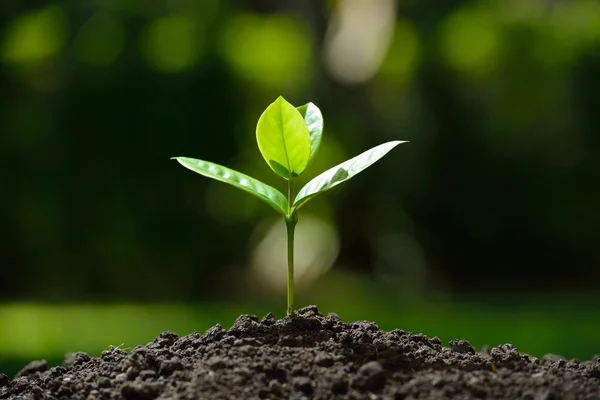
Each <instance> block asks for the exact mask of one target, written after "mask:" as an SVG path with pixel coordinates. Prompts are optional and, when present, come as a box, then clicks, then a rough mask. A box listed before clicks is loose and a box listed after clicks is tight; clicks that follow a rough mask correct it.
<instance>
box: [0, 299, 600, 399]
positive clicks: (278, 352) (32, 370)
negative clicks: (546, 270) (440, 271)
mask: <svg viewBox="0 0 600 400" xmlns="http://www.w3.org/2000/svg"><path fill="white" fill-rule="evenodd" d="M417 398H419V399H531V400H551V399H590V400H591V399H593V400H598V399H600V359H596V360H594V361H586V362H579V361H576V360H573V361H567V360H564V359H562V358H560V357H558V356H552V355H549V356H545V357H543V358H542V359H537V358H535V357H530V356H528V355H526V354H521V353H519V352H518V351H517V349H516V348H515V347H514V346H512V345H510V344H505V345H502V346H499V347H494V348H492V349H489V350H488V351H483V352H476V351H475V350H474V349H473V348H472V347H471V345H470V344H469V343H468V342H467V341H464V340H458V341H453V342H450V344H449V347H447V348H446V347H442V344H441V342H440V340H439V339H438V338H432V339H430V338H428V337H426V336H424V335H422V334H418V335H413V334H406V333H405V332H404V331H402V330H394V331H392V332H386V331H382V330H380V329H379V327H378V326H377V325H376V324H374V323H371V322H355V323H345V322H343V321H341V320H340V318H339V317H338V316H336V315H335V314H329V315H327V316H326V317H324V316H323V315H322V314H321V313H319V311H318V309H317V308H316V307H314V306H311V307H306V308H303V309H301V310H299V311H298V312H297V314H296V315H294V317H293V318H284V319H281V320H276V319H275V318H274V317H273V315H272V314H268V315H267V316H266V317H264V318H263V319H262V320H260V321H259V319H258V318H257V317H255V316H251V315H242V316H240V317H239V318H238V319H237V320H236V321H235V324H234V325H233V326H232V327H231V329H229V330H224V329H223V328H222V327H221V326H220V325H216V326H214V327H212V328H210V329H209V330H207V331H206V333H204V335H200V334H198V333H193V334H191V335H188V336H184V337H181V338H180V337H178V336H177V335H176V334H174V333H172V332H164V333H162V334H161V335H160V336H159V337H158V338H156V339H155V340H154V341H153V342H151V343H149V344H148V345H146V346H138V347H136V348H134V349H133V350H131V352H129V353H127V352H125V351H123V350H121V349H118V348H111V349H110V350H106V351H104V352H103V353H102V355H101V356H100V357H98V358H92V357H90V356H88V355H87V354H85V353H76V354H70V355H68V356H67V357H66V359H65V362H64V365H62V366H58V367H53V368H48V366H47V365H46V362H45V361H34V362H32V363H30V364H29V365H28V366H26V367H25V368H24V369H23V370H22V371H20V372H19V373H18V374H17V376H16V377H15V379H14V380H12V381H9V380H8V378H7V377H6V375H2V374H0V399H12V400H16V399H21V400H25V399H75V400H77V399H86V400H103V399H132V400H133V399H136V400H145V399H148V400H150V399H164V400H166V399H190V400H192V399H235V400H239V399H369V400H374V399H417Z"/></svg>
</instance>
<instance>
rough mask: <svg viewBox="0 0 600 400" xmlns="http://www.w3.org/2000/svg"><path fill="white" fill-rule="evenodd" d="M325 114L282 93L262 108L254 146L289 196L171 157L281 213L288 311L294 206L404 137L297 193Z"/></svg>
mask: <svg viewBox="0 0 600 400" xmlns="http://www.w3.org/2000/svg"><path fill="white" fill-rule="evenodd" d="M322 134H323V116H322V115H321V111H320V110H319V108H318V107H317V106H315V105H314V104H313V103H308V104H305V105H303V106H301V107H298V108H295V107H294V106H293V105H291V104H290V103H288V102H287V101H286V100H285V99H284V98H283V97H281V96H280V97H279V98H277V100H275V102H273V103H272V104H271V105H269V107H267V109H266V110H265V111H264V112H263V114H262V115H261V116H260V118H259V120H258V124H257V126H256V141H257V143H258V148H259V149H260V152H261V154H262V156H263V157H264V159H265V161H266V162H267V164H268V165H269V167H271V169H272V170H273V171H274V172H275V173H276V174H277V175H279V176H281V177H282V178H283V179H285V180H287V184H288V185H287V186H288V187H287V196H285V195H284V194H283V193H281V192H280V191H279V190H277V189H275V188H273V187H271V186H269V185H267V184H264V183H262V182H260V181H259V180H257V179H254V178H252V177H250V176H247V175H244V174H242V173H240V172H237V171H234V170H232V169H229V168H227V167H223V166H221V165H218V164H215V163H212V162H209V161H203V160H198V159H194V158H187V157H174V159H175V160H177V161H179V163H180V164H181V165H183V166H184V167H186V168H188V169H191V170H192V171H194V172H197V173H199V174H200V175H204V176H206V177H209V178H212V179H216V180H218V181H221V182H225V183H228V184H230V185H232V186H235V187H237V188H239V189H242V190H245V191H246V192H248V193H251V194H253V195H254V196H256V197H258V198H259V199H261V200H263V201H264V202H265V203H267V204H268V205H270V206H271V207H273V208H274V209H275V211H277V212H279V213H280V214H282V215H283V217H284V219H285V224H286V227H287V249H288V282H287V314H288V315H290V314H292V312H293V311H294V229H295V227H296V223H297V222H298V209H300V207H302V206H303V205H304V204H306V202H308V201H309V200H310V199H312V198H313V197H315V196H316V195H318V194H319V193H323V192H325V191H327V190H329V189H331V188H333V187H335V186H337V185H339V184H340V183H342V182H345V181H347V180H348V179H350V178H352V177H354V176H356V175H357V174H358V173H360V172H361V171H363V170H365V169H367V168H368V167H370V166H371V165H372V164H373V163H375V162H376V161H377V160H379V159H380V158H382V157H383V156H384V155H386V154H387V153H388V152H389V151H390V150H392V149H393V148H394V147H396V146H397V145H399V144H401V143H405V142H403V141H398V140H395V141H391V142H387V143H383V144H380V145H379V146H375V147H373V148H372V149H370V150H367V151H365V152H364V153H362V154H360V155H358V156H356V157H354V158H351V159H350V160H347V161H344V162H343V163H341V164H339V165H337V166H335V167H333V168H331V169H329V170H327V171H325V172H323V173H322V174H320V175H319V176H317V177H316V178H314V179H312V180H311V181H310V182H308V183H307V184H306V185H304V187H302V189H300V191H299V192H298V193H297V194H296V192H295V183H296V179H297V177H298V176H299V175H300V174H302V172H303V171H304V170H305V169H306V167H307V166H308V165H309V164H310V163H311V162H312V160H313V159H314V157H315V155H316V154H317V152H318V150H319V146H320V144H321V137H322Z"/></svg>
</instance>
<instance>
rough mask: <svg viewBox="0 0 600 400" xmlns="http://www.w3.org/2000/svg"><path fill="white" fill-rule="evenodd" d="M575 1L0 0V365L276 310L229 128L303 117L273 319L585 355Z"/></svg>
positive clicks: (580, 81)
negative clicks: (303, 194) (319, 188)
mask: <svg viewBox="0 0 600 400" xmlns="http://www.w3.org/2000/svg"><path fill="white" fill-rule="evenodd" d="M598 93H600V2H598V1H596V0H577V1H575V0H572V1H562V0H536V1H522V0H490V1H484V0H479V1H460V0H453V1H444V2H440V1H435V0H375V1H373V0H369V1H367V0H362V1H361V0H337V1H318V0H311V1H307V0H290V1H285V2H282V1H275V0H254V1H234V0H202V1H193V0H155V1H142V0H72V1H66V0H65V1H46V0H36V1H33V0H32V1H27V2H20V1H3V2H0V193H1V194H2V195H1V196H0V237H1V239H2V240H0V370H2V371H4V372H8V373H9V374H13V373H14V372H15V371H16V370H17V369H19V368H20V367H22V366H23V365H24V364H26V363H27V362H28V361H30V360H33V359H41V358H45V359H47V360H49V361H50V362H53V363H59V362H61V360H62V358H63V356H64V353H65V352H72V351H87V352H90V353H91V354H93V355H97V354H99V352H100V351H102V350H103V349H106V348H107V347H108V346H110V345H113V346H122V347H124V348H133V347H134V346H136V345H138V344H142V343H145V342H147V341H150V340H151V339H152V338H154V337H155V336H156V335H157V334H158V333H159V332H160V331H162V330H167V329H169V330H173V331H175V332H177V333H179V334H182V335H183V334H188V333H191V332H192V331H194V330H197V331H200V332H203V331H204V330H205V329H207V328H208V327H210V326H212V325H214V324H216V323H221V324H222V325H223V326H225V327H229V326H231V324H232V323H233V321H234V320H235V318H236V317H237V316H238V315H239V314H240V313H251V314H258V315H261V316H262V315H264V314H266V313H267V312H268V311H274V312H275V313H276V315H278V316H280V317H281V316H283V314H284V311H285V274H286V267H285V253H284V252H285V245H284V244H285V234H284V223H283V221H282V220H280V219H279V218H278V216H277V215H275V214H274V212H273V210H272V209H271V208H270V207H268V206H267V205H265V204H263V203H261V202H260V201H259V200H257V199H255V198H253V197H252V196H250V195H248V194H246V193H243V192H241V191H239V190H236V189H234V188H231V187H229V186H226V185H223V184H221V183H217V182H212V181H209V180H208V179H206V178H203V177H201V176H200V175H197V174H194V173H192V172H191V171H189V170H186V169H184V168H182V167H181V166H180V165H179V164H178V163H176V162H175V161H172V160H170V159H169V158H170V157H173V156H189V157H195V158H201V159H206V160H210V161H214V162H217V163H220V164H223V165H227V166H229V167H232V168H235V169H237V170H239V171H242V172H244V173H246V174H249V175H252V176H255V177H257V178H259V179H261V180H263V181H265V182H267V183H269V184H271V185H274V186H276V187H279V188H281V189H283V188H284V181H283V180H280V179H279V178H278V177H276V176H275V175H274V174H272V173H271V172H270V170H269V168H268V166H267V165H266V164H265V163H264V162H263V160H262V157H261V156H260V153H259V152H258V148H257V146H256V142H255V136H254V132H255V131H254V129H255V126H256V122H257V120H258V117H259V116H260V114H261V112H262V111H263V110H264V109H265V108H266V107H267V106H268V104H270V103H271V102H272V101H274V100H275V98H276V97H277V96H279V95H283V96H284V97H285V98H286V99H287V100H288V101H290V102H292V103H293V104H295V105H301V104H304V103H306V102H308V101H312V102H314V103H315V104H317V105H318V106H319V107H320V108H321V110H322V112H323V114H324V117H325V131H324V138H323V143H322V148H321V151H320V154H319V156H318V157H317V158H316V160H315V162H314V163H313V164H312V165H311V166H310V168H309V169H308V170H307V171H306V173H305V174H304V176H303V179H304V182H306V181H308V179H310V178H312V177H314V176H315V175H317V174H318V173H319V172H321V171H323V170H325V169H327V168H329V167H331V166H333V165H336V164H337V163H339V162H341V161H344V160H345V159H347V158H349V157H352V156H354V155H356V154H358V153H360V152H362V151H364V150H366V149H368V148H370V147H371V146H374V145H376V144H379V143H382V142H384V141H388V140H394V139H399V140H408V141H410V143H409V144H403V145H401V146H399V147H398V148H397V149H395V150H393V152H392V153H390V154H389V155H388V156H386V157H385V158H384V159H382V160H381V161H380V162H379V163H377V164H375V165H374V166H373V167H371V168H370V169H369V170H368V171H366V172H364V173H363V174H361V175H359V176H358V177H356V178H354V179H353V180H352V181H350V182H349V183H347V184H345V185H344V186H342V187H339V188H336V189H335V190H332V191H331V192H328V193H327V194H326V195H323V196H322V197H321V198H317V199H315V200H312V201H311V202H310V203H309V204H308V205H307V206H305V207H304V208H303V209H302V212H301V214H300V221H299V224H298V228H297V250H296V252H297V276H296V279H297V292H298V293H297V295H298V298H297V302H296V303H297V305H298V306H302V305H308V304H317V305H318V306H319V307H320V309H321V311H323V312H329V311H333V312H336V313H338V314H339V315H340V316H341V317H342V318H343V319H345V320H347V321H352V320H358V319H366V320H373V321H376V322H377V323H379V325H380V326H381V327H382V328H385V329H393V328H402V329H405V330H406V331H412V332H415V333H417V332H423V333H426V334H427V335H430V336H439V337H440V338H441V339H442V340H443V341H444V342H447V341H448V340H451V339H457V338H467V339H469V340H470V341H471V342H472V344H474V345H475V346H476V347H481V346H483V345H484V344H489V345H492V346H495V345H498V344H501V343H507V342H511V343H513V344H515V345H516V346H517V347H518V348H519V349H520V350H522V351H524V352H528V353H531V354H533V355H536V356H541V355H543V354H545V353H558V354H562V355H564V356H566V357H568V358H572V357H577V358H582V359H588V358H590V357H592V356H593V355H594V354H598V353H600V335H599V334H598V332H600V293H599V290H598V286H599V282H600V243H599V240H600V156H599V152H600V135H599V129H600V97H599V96H598Z"/></svg>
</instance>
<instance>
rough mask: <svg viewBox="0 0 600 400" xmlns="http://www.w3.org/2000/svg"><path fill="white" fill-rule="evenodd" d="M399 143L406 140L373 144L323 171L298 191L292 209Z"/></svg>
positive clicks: (362, 167) (334, 184)
mask: <svg viewBox="0 0 600 400" xmlns="http://www.w3.org/2000/svg"><path fill="white" fill-rule="evenodd" d="M401 143H406V142H401V141H398V140H395V141H393V142H387V143H383V144H380V145H379V146H375V147H373V148H372V149H370V150H367V151H365V152H364V153H362V154H360V155H358V156H356V157H354V158H351V159H349V160H347V161H344V162H343V163H341V164H339V165H337V166H335V167H333V168H330V169H328V170H327V171H325V172H323V173H322V174H321V175H319V176H317V177H316V178H314V179H312V180H311V181H310V182H308V183H307V184H306V185H304V187H303V188H302V189H301V190H300V191H299V192H298V195H297V196H296V200H295V201H294V205H293V208H294V210H297V209H298V208H300V207H301V206H302V205H303V204H304V203H306V202H307V201H308V200H310V199H312V198H313V197H315V196H316V195H318V194H319V193H322V192H325V191H327V190H329V189H331V188H332V187H334V186H337V185H339V184H340V183H342V182H345V181H347V180H348V179H350V178H352V177H354V176H356V175H358V173H360V172H362V171H363V170H365V169H367V168H369V167H370V166H371V165H372V164H374V163H375V162H376V161H377V160H379V159H380V158H381V157H383V156H385V155H386V154H387V153H388V152H389V151H390V150H392V149H393V148H394V147H396V146H398V145H399V144H401Z"/></svg>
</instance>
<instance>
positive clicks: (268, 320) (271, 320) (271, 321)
mask: <svg viewBox="0 0 600 400" xmlns="http://www.w3.org/2000/svg"><path fill="white" fill-rule="evenodd" d="M276 322H277V319H276V318H275V315H273V313H272V312H270V313H268V314H267V315H265V316H264V317H263V319H261V320H260V323H261V324H263V325H267V326H271V325H275V323H276Z"/></svg>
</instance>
